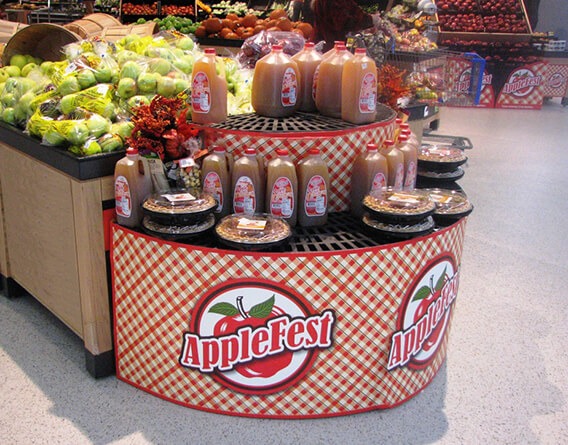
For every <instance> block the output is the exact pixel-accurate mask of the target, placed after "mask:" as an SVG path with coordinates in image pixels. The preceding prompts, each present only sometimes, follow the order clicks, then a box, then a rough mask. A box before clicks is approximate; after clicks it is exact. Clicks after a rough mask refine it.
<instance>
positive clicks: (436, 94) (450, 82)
mask: <svg viewBox="0 0 568 445" xmlns="http://www.w3.org/2000/svg"><path fill="white" fill-rule="evenodd" d="M383 59H384V60H383V63H384V64H390V65H393V66H395V67H397V68H398V69H400V70H403V71H404V72H405V76H406V83H407V85H408V86H409V87H410V90H411V93H412V96H413V97H412V98H413V100H414V101H417V102H421V103H435V104H438V105H451V106H473V105H477V104H479V99H480V96H481V88H482V86H483V85H482V83H483V72H484V69H485V59H483V58H482V57H480V56H478V55H477V54H476V53H460V52H455V51H447V50H443V49H435V50H430V51H424V52H409V51H399V50H391V51H388V52H387V53H386V57H384V58H383Z"/></svg>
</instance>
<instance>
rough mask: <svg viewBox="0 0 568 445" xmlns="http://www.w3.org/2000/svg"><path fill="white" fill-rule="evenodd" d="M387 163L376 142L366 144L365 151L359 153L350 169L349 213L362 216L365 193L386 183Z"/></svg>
mask: <svg viewBox="0 0 568 445" xmlns="http://www.w3.org/2000/svg"><path fill="white" fill-rule="evenodd" d="M388 172H389V168H388V164H387V160H386V158H385V157H384V156H383V155H382V154H381V153H380V152H379V148H378V146H377V145H376V144H368V145H367V149H366V151H364V152H363V153H360V154H359V155H358V156H357V157H356V158H355V161H354V162H353V167H352V169H351V214H352V215H353V216H355V217H357V218H361V217H362V216H363V205H362V201H363V198H364V197H365V195H368V194H369V193H370V192H372V191H375V190H381V189H383V188H386V186H387V183H388Z"/></svg>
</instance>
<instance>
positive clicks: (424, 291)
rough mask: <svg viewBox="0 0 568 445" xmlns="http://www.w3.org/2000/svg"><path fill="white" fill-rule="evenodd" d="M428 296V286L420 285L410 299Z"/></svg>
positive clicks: (415, 299) (418, 299)
mask: <svg viewBox="0 0 568 445" xmlns="http://www.w3.org/2000/svg"><path fill="white" fill-rule="evenodd" d="M429 296H430V288H429V287H428V286H422V287H421V288H420V289H418V292H416V294H415V295H414V298H413V299H412V301H420V300H424V298H428V297H429Z"/></svg>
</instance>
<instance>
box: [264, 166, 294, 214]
mask: <svg viewBox="0 0 568 445" xmlns="http://www.w3.org/2000/svg"><path fill="white" fill-rule="evenodd" d="M293 210H294V189H293V187H292V182H291V181H290V179H289V178H287V177H285V176H280V177H279V178H278V179H277V180H276V181H274V185H273V186H272V192H271V193H270V213H271V214H272V216H279V217H281V218H290V217H291V216H292V213H293Z"/></svg>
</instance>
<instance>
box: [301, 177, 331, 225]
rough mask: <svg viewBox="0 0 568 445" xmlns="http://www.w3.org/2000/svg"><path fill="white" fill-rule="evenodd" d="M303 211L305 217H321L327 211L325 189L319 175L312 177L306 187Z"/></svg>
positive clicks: (323, 181)
mask: <svg viewBox="0 0 568 445" xmlns="http://www.w3.org/2000/svg"><path fill="white" fill-rule="evenodd" d="M304 209H305V212H306V215H307V216H322V215H325V212H326V210H327V187H326V185H325V180H324V179H323V177H322V176H320V175H314V176H312V177H311V178H310V180H309V181H308V185H307V186H306V197H305V199H304Z"/></svg>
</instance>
